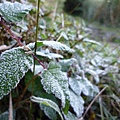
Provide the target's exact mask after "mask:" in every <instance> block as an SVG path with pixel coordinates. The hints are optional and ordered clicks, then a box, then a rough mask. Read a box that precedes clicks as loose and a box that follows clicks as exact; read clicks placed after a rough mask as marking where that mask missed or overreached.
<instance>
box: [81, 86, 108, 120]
mask: <svg viewBox="0 0 120 120" xmlns="http://www.w3.org/2000/svg"><path fill="white" fill-rule="evenodd" d="M107 87H108V86H106V87H104V88H103V89H102V90H101V91H100V92H99V93H98V94H97V95H96V96H95V98H94V99H93V100H92V102H91V103H90V104H89V106H88V107H87V109H86V111H85V113H84V114H83V116H82V117H83V118H84V117H85V115H86V114H87V112H88V110H89V109H90V107H91V106H92V104H93V103H94V102H95V101H96V99H97V98H98V97H99V96H100V94H101V93H102V92H103V91H104V90H105V89H106V88H107ZM79 120H80V119H79Z"/></svg>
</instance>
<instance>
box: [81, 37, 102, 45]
mask: <svg viewBox="0 0 120 120" xmlns="http://www.w3.org/2000/svg"><path fill="white" fill-rule="evenodd" d="M83 41H84V42H89V43H92V44H96V45H99V46H101V47H102V46H103V45H102V44H101V43H99V42H96V41H94V40H90V39H88V38H85V39H83Z"/></svg>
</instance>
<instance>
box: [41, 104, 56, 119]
mask: <svg viewBox="0 0 120 120" xmlns="http://www.w3.org/2000/svg"><path fill="white" fill-rule="evenodd" d="M40 108H41V110H43V111H44V113H45V115H46V116H48V118H49V119H50V120H57V114H56V111H55V110H54V109H53V108H51V107H49V106H46V105H44V104H40Z"/></svg>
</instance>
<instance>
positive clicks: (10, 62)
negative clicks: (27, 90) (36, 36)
mask: <svg viewBox="0 0 120 120" xmlns="http://www.w3.org/2000/svg"><path fill="white" fill-rule="evenodd" d="M1 58H2V61H0V99H1V98H2V97H3V96H4V95H7V94H8V93H9V92H10V91H11V90H12V89H13V88H15V87H16V86H17V84H18V83H19V81H20V79H21V78H22V77H23V76H24V75H25V73H26V72H27V71H28V69H29V68H30V66H31V65H32V63H33V61H32V57H31V56H27V55H26V54H25V53H24V50H23V48H22V47H18V48H14V49H11V50H7V51H5V52H3V53H2V54H1Z"/></svg>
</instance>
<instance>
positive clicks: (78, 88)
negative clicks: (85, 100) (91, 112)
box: [69, 77, 99, 96]
mask: <svg viewBox="0 0 120 120" xmlns="http://www.w3.org/2000/svg"><path fill="white" fill-rule="evenodd" d="M69 84H70V87H71V89H72V90H73V91H74V92H75V93H76V94H77V95H81V93H83V94H84V95H86V96H94V93H98V92H99V89H98V88H97V87H96V86H94V85H93V84H92V83H91V82H90V81H89V80H88V79H87V78H81V77H79V78H69Z"/></svg>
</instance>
